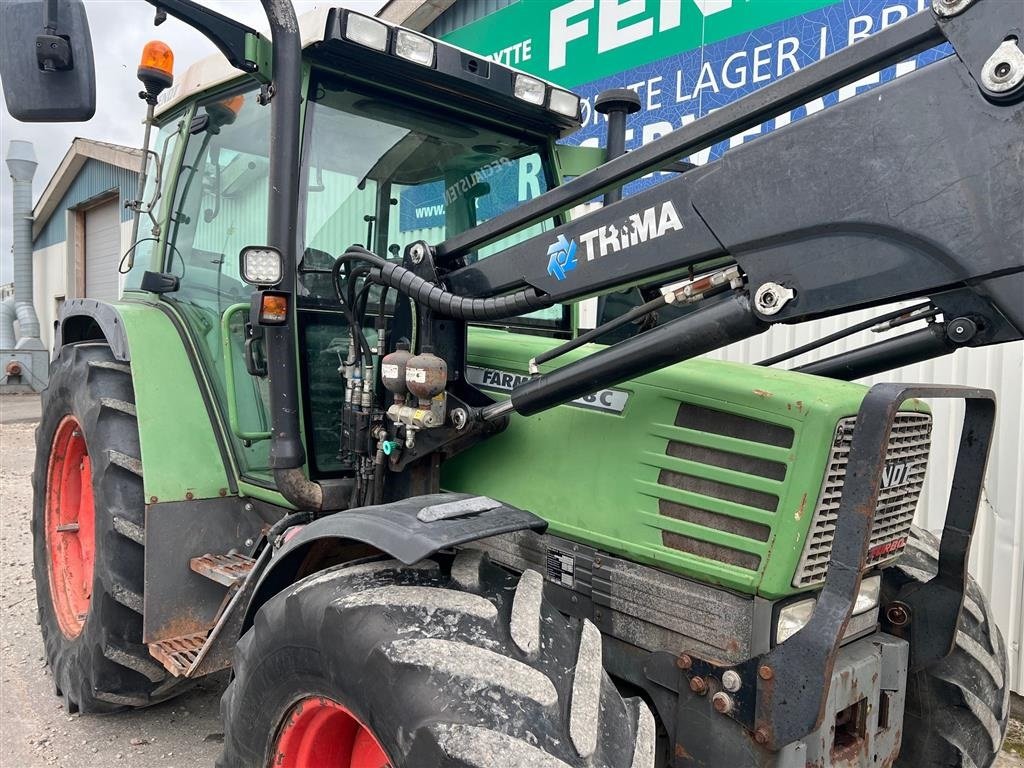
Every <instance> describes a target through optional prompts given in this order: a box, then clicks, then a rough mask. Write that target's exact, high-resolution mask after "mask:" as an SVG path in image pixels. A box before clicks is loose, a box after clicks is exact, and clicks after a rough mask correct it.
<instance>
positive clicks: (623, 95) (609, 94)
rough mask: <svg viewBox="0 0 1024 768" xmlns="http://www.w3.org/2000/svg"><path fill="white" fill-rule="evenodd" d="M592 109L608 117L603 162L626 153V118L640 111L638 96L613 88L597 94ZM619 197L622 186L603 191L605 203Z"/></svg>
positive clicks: (614, 200)
mask: <svg viewBox="0 0 1024 768" xmlns="http://www.w3.org/2000/svg"><path fill="white" fill-rule="evenodd" d="M594 109H595V110H596V111H597V112H599V113H601V114H602V115H606V116H607V117H608V128H607V133H606V134H605V135H606V139H605V148H604V159H605V162H608V161H609V160H614V159H615V158H616V157H621V156H622V155H624V154H626V118H627V117H628V116H629V115H632V114H634V113H636V112H639V111H640V97H639V96H637V94H636V92H635V91H631V90H629V89H628V88H613V89H611V90H608V91H603V92H602V93H599V94H598V95H597V98H596V99H595V100H594ZM621 199H622V187H613V188H612V189H609V190H608V191H607V192H605V193H604V204H605V205H611V204H612V203H617V202H619V200H621Z"/></svg>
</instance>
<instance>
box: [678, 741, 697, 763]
mask: <svg viewBox="0 0 1024 768" xmlns="http://www.w3.org/2000/svg"><path fill="white" fill-rule="evenodd" d="M675 754H676V757H681V758H683V759H684V760H692V759H693V755H691V754H690V753H689V752H687V751H686V747H684V746H683V745H682V744H676V748H675Z"/></svg>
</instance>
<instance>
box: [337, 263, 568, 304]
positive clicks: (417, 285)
mask: <svg viewBox="0 0 1024 768" xmlns="http://www.w3.org/2000/svg"><path fill="white" fill-rule="evenodd" d="M347 261H365V262H367V263H369V264H372V265H373V266H374V267H376V268H377V269H379V270H380V276H379V278H378V279H379V280H380V282H381V283H383V284H384V285H387V286H390V287H391V288H394V289H395V290H396V291H399V292H400V293H404V294H406V295H407V296H409V297H410V298H412V299H413V300H414V301H416V302H417V303H419V304H424V305H426V306H428V307H430V308H431V309H432V310H434V311H435V312H440V313H441V314H443V315H446V316H447V317H454V318H455V319H457V320H466V321H482V320H501V319H503V318H507V317H515V316H517V315H522V314H526V313H527V312H533V311H535V310H538V309H546V308H547V307H550V306H551V305H552V304H554V303H555V302H554V301H553V300H551V299H550V298H548V297H546V296H542V295H541V294H539V293H538V292H537V290H536V289H535V288H525V289H523V290H521V291H516V292H515V293H510V294H508V295H506V296H497V297H495V298H490V299H472V298H468V297H466V296H458V295H456V294H454V293H451V292H449V291H446V290H445V289H444V288H439V287H438V286H436V285H434V284H433V283H431V282H430V281H428V280H424V279H423V278H422V277H420V276H419V275H417V274H416V273H415V272H412V271H411V270H409V269H406V268H405V267H403V266H402V265H400V264H396V263H394V262H391V261H388V260H387V259H382V258H381V257H380V256H378V255H377V254H375V253H371V252H370V251H368V250H366V249H365V248H362V247H360V246H352V247H351V248H349V249H348V250H347V251H345V253H344V254H343V255H342V256H340V257H338V263H337V264H336V265H335V269H336V270H337V269H340V265H341V264H342V263H344V262H347Z"/></svg>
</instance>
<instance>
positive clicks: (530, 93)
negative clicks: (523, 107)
mask: <svg viewBox="0 0 1024 768" xmlns="http://www.w3.org/2000/svg"><path fill="white" fill-rule="evenodd" d="M544 91H545V88H544V83H542V82H541V81H540V80H538V79H537V78H536V77H530V76H529V75H524V74H522V73H518V74H516V79H515V83H514V84H513V86H512V92H513V93H514V94H515V96H516V98H517V99H522V100H523V101H526V102H529V103H530V104H536V105H538V106H543V105H544Z"/></svg>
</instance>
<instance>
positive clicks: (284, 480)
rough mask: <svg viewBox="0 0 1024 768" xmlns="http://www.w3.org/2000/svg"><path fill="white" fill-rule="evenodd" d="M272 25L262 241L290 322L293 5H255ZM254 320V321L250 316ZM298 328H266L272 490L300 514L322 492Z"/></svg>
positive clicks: (275, 1) (296, 119)
mask: <svg viewBox="0 0 1024 768" xmlns="http://www.w3.org/2000/svg"><path fill="white" fill-rule="evenodd" d="M261 2H262V4H263V10H264V12H265V13H266V14H267V21H268V22H269V24H270V37H271V43H272V47H273V59H272V62H271V65H272V67H273V73H274V82H273V91H272V98H271V102H270V146H272V147H273V148H274V151H273V152H271V153H270V171H269V182H270V183H269V188H270V191H269V195H268V198H269V199H268V201H267V203H268V208H267V241H268V244H269V245H270V246H271V247H273V248H276V249H277V250H278V251H279V252H280V253H281V255H282V257H283V260H284V264H283V273H284V277H283V279H282V281H281V284H280V286H279V287H278V288H279V290H281V291H285V292H286V293H288V294H289V297H290V299H291V300H290V301H289V302H288V304H289V306H288V311H289V312H290V313H291V316H292V320H293V321H294V319H295V301H294V297H295V267H296V262H297V260H296V258H295V249H296V243H297V237H298V219H299V212H298V205H299V176H300V172H299V126H300V120H301V116H302V94H301V86H302V41H301V39H300V37H299V22H298V19H297V18H296V17H295V8H294V7H292V4H291V0H261ZM253 321H254V322H255V321H256V318H254V319H253ZM295 329H296V323H295V322H290V323H287V324H285V325H282V326H267V327H266V328H265V334H266V335H265V339H266V341H265V343H266V351H267V383H268V387H269V390H270V423H271V432H272V433H273V436H272V437H271V441H270V466H271V468H272V469H273V471H274V479H275V480H276V481H277V486H278V490H280V491H281V493H282V495H284V497H285V498H286V499H287V500H288V501H289V502H291V503H292V504H294V505H295V506H296V507H298V508H300V509H313V510H319V509H320V508H321V507H322V505H323V489H322V488H321V487H320V485H319V484H318V483H314V482H311V481H310V480H309V479H307V478H306V475H305V473H304V472H303V470H302V467H303V465H304V464H305V463H306V451H305V448H304V447H303V445H302V437H301V434H302V433H301V431H300V428H299V411H300V410H301V401H300V399H299V381H298V378H299V377H298V369H297V363H296V351H295Z"/></svg>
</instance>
